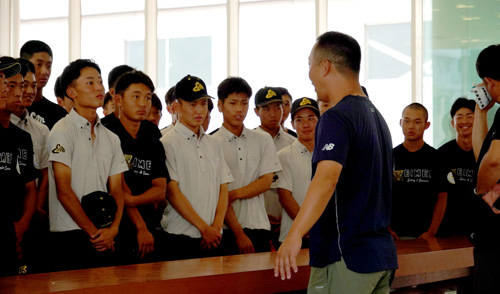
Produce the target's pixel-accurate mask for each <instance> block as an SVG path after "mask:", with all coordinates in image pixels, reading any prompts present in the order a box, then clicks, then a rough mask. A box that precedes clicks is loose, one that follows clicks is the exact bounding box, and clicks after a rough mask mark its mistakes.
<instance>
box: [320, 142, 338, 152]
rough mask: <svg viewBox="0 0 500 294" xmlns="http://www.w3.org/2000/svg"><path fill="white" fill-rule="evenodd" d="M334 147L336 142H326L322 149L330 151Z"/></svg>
mask: <svg viewBox="0 0 500 294" xmlns="http://www.w3.org/2000/svg"><path fill="white" fill-rule="evenodd" d="M333 147H335V144H333V143H326V144H325V146H323V149H321V151H330V150H333Z"/></svg>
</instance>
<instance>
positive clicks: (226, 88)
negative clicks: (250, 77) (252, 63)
mask: <svg viewBox="0 0 500 294" xmlns="http://www.w3.org/2000/svg"><path fill="white" fill-rule="evenodd" d="M233 93H244V94H246V95H247V96H248V98H250V97H252V87H250V85H249V84H248V83H247V81H245V80H244V79H243V78H240V77H229V78H227V79H225V80H223V81H222V82H221V83H220V84H219V86H218V87H217V97H219V100H221V101H222V102H224V100H226V98H227V97H228V96H229V95H231V94H233Z"/></svg>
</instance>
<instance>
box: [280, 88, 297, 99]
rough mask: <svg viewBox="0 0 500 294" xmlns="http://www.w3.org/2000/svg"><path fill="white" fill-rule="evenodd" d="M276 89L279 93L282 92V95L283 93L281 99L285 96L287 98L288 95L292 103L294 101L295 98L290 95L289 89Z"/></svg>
mask: <svg viewBox="0 0 500 294" xmlns="http://www.w3.org/2000/svg"><path fill="white" fill-rule="evenodd" d="M276 89H278V91H280V93H281V97H283V96H285V95H288V96H290V99H291V101H293V97H292V95H291V94H290V92H288V89H287V88H283V87H276Z"/></svg>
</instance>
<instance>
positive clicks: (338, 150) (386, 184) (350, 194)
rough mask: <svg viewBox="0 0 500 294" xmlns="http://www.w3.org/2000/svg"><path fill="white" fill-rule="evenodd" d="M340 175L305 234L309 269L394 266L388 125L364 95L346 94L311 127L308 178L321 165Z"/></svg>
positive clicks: (362, 270) (370, 269)
mask: <svg viewBox="0 0 500 294" xmlns="http://www.w3.org/2000/svg"><path fill="white" fill-rule="evenodd" d="M324 160H326V161H335V162H337V163H339V164H341V165H342V171H341V174H340V177H339V180H338V183H337V187H336V189H335V192H334V194H333V195H332V197H331V199H330V201H329V203H328V205H327V207H326V209H325V211H324V212H323V214H322V215H321V217H320V218H319V220H318V221H317V222H316V224H314V226H313V227H312V229H311V231H310V235H309V236H310V237H309V243H310V247H309V248H310V249H309V250H310V256H311V261H310V264H311V266H314V267H325V266H327V265H328V264H331V263H333V262H336V261H340V258H341V257H343V258H344V260H345V263H346V265H347V268H348V269H350V270H352V271H356V272H359V273H370V272H377V271H382V270H387V269H394V268H397V256H396V247H395V245H394V241H393V239H392V237H391V235H390V233H389V231H388V227H389V222H390V211H391V186H392V140H391V134H390V132H389V128H388V127H387V124H386V122H385V120H384V118H383V117H382V115H381V114H380V112H379V111H378V110H377V109H376V108H375V106H374V105H373V104H372V103H371V101H370V100H369V99H368V98H366V97H360V96H346V97H344V98H343V99H342V100H341V101H340V102H339V103H337V105H335V106H334V107H332V108H330V109H329V110H328V111H327V112H325V113H324V114H323V116H321V118H320V119H319V122H318V126H317V127H316V138H315V147H314V152H313V158H312V164H313V166H312V168H313V174H314V173H315V172H316V167H317V164H318V163H319V162H321V161H324Z"/></svg>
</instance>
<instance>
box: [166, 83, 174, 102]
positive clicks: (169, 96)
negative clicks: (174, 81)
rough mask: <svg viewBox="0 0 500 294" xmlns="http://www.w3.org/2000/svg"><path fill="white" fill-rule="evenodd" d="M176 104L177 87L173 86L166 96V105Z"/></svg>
mask: <svg viewBox="0 0 500 294" xmlns="http://www.w3.org/2000/svg"><path fill="white" fill-rule="evenodd" d="M174 102H175V86H172V87H171V88H170V89H168V91H167V93H166V94H165V103H166V104H167V105H172V103H174Z"/></svg>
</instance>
